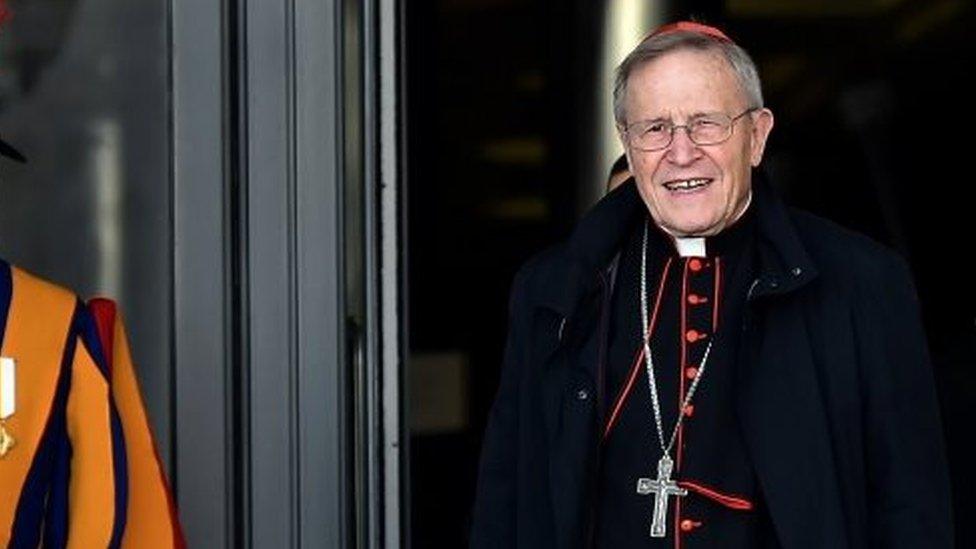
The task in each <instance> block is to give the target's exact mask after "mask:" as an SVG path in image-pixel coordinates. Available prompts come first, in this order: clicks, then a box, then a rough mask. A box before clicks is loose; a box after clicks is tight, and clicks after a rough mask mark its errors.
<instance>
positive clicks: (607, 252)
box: [540, 171, 818, 318]
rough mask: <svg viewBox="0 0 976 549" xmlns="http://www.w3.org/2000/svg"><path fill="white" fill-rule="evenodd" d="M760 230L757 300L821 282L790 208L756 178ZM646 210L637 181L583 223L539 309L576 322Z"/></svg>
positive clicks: (605, 201)
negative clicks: (561, 272) (584, 300)
mask: <svg viewBox="0 0 976 549" xmlns="http://www.w3.org/2000/svg"><path fill="white" fill-rule="evenodd" d="M752 185H753V204H752V206H751V207H754V208H756V218H757V228H758V236H759V241H758V246H757V250H758V259H759V263H758V265H759V270H758V273H759V276H758V278H757V280H756V282H757V283H756V285H755V295H756V296H762V295H777V294H784V293H789V292H792V291H794V290H796V289H798V288H800V287H802V286H804V285H806V284H807V283H809V282H810V281H811V280H813V279H814V278H816V276H817V272H818V271H817V268H816V265H815V264H814V263H813V260H812V259H811V258H810V254H809V253H808V252H807V250H806V247H805V246H804V245H803V243H802V241H801V240H800V237H799V235H798V234H797V230H796V227H795V226H794V225H793V222H792V221H790V219H789V210H788V207H787V206H786V205H785V204H784V203H783V201H782V200H781V199H780V197H779V195H778V194H777V192H776V191H775V190H774V189H773V187H772V185H771V184H770V182H769V180H768V179H767V178H766V177H765V176H764V175H763V174H762V173H761V172H758V171H757V172H754V174H753V182H752ZM645 211H646V206H645V204H644V202H643V200H642V199H641V197H640V194H639V193H638V192H637V185H636V183H635V181H634V179H633V178H631V179H629V180H627V181H626V182H625V183H624V184H622V185H621V186H620V187H618V188H617V189H615V190H614V191H613V192H611V193H609V194H607V195H606V196H605V197H604V198H603V199H602V200H600V202H598V203H597V204H596V205H595V206H594V207H593V208H592V209H591V210H590V211H589V212H588V213H587V214H586V215H585V216H584V217H583V218H582V219H581V220H580V221H579V223H577V225H576V228H575V229H574V230H573V233H572V235H571V236H570V238H569V241H568V243H567V249H566V258H567V263H566V264H565V266H564V275H565V276H562V280H561V282H557V283H555V284H551V285H547V286H546V287H545V289H544V290H543V295H542V299H541V300H540V304H541V305H542V306H544V307H547V308H549V309H552V310H554V311H555V312H557V313H558V314H559V315H561V316H562V317H563V318H572V317H573V315H574V314H575V313H576V310H577V308H578V305H579V303H580V301H581V300H582V298H583V297H584V296H585V295H586V294H587V293H588V292H589V291H590V290H592V289H593V288H594V287H595V285H596V284H597V282H598V281H599V276H600V273H601V272H603V271H606V270H607V269H608V268H610V267H611V265H612V264H613V263H614V258H615V257H616V255H617V253H618V251H619V249H620V247H621V246H622V244H623V241H624V239H625V238H626V235H627V231H628V230H629V228H630V227H631V226H632V223H633V222H634V221H635V219H636V218H637V217H638V216H640V215H643V212H645Z"/></svg>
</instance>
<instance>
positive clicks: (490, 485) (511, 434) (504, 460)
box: [470, 268, 526, 549]
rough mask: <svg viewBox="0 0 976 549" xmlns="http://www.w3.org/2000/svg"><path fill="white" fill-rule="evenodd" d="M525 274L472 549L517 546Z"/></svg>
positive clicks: (517, 289)
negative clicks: (517, 491) (522, 311)
mask: <svg viewBox="0 0 976 549" xmlns="http://www.w3.org/2000/svg"><path fill="white" fill-rule="evenodd" d="M524 273H525V269H524V268H523V269H522V271H520V272H519V274H518V275H516V277H515V281H514V282H513V284H512V290H511V294H510V297H509V307H508V335H507V337H506V342H505V353H504V358H503V362H502V368H501V379H500V381H499V387H498V393H497V395H496V397H495V402H494V404H493V405H492V408H491V412H490V414H489V417H488V425H487V428H486V429H485V435H484V438H483V439H482V447H481V461H480V464H479V468H478V484H477V489H476V493H475V503H474V517H473V521H472V527H471V537H470V542H471V544H470V546H471V548H472V549H479V548H495V547H515V546H516V510H517V501H516V485H517V473H518V466H517V462H518V444H519V425H518V417H519V403H518V400H519V398H518V392H519V378H520V377H521V375H522V373H523V370H524V365H523V364H521V356H522V355H523V351H524V349H525V347H524V343H523V339H524V337H525V335H524V333H523V331H524V330H523V326H524V322H523V318H522V317H523V316H524V315H522V314H521V313H520V312H519V311H521V310H524V309H525V308H526V307H525V306H526V304H525V303H524V300H523V297H522V295H523V290H522V287H523V286H524V279H525V274H524Z"/></svg>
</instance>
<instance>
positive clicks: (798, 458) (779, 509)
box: [737, 177, 846, 548]
mask: <svg viewBox="0 0 976 549" xmlns="http://www.w3.org/2000/svg"><path fill="white" fill-rule="evenodd" d="M754 185H755V187H754V188H755V189H756V196H755V198H756V206H757V208H758V212H757V213H758V214H759V216H758V218H759V220H760V226H759V242H758V247H757V250H758V272H759V277H758V278H757V279H756V280H755V281H754V283H753V287H752V288H750V294H749V297H748V298H747V303H746V308H745V312H744V318H743V339H742V342H743V344H742V345H741V346H740V353H742V354H741V355H740V357H739V364H741V365H743V366H742V367H741V368H740V369H739V379H738V380H737V382H738V387H739V393H738V399H737V412H738V414H739V419H740V422H741V427H742V435H743V438H744V439H745V441H746V444H747V447H748V448H749V453H750V455H751V457H752V460H753V465H754V467H755V469H756V474H757V476H758V477H759V482H760V485H761V487H762V490H763V493H764V495H765V498H766V504H767V506H768V508H769V512H770V515H771V517H772V521H773V524H774V526H775V528H776V532H777V535H778V536H779V539H780V541H781V542H782V544H783V546H784V547H788V548H793V547H811V548H813V547H825V546H828V545H830V546H832V547H836V546H837V545H836V542H837V540H843V539H846V536H845V535H844V522H843V517H842V516H841V515H840V509H841V508H842V506H841V500H840V490H839V487H838V485H837V478H838V477H837V473H836V464H835V461H834V457H833V451H832V448H831V446H830V440H831V438H830V434H829V432H828V426H827V420H828V418H827V411H826V409H825V406H824V402H823V397H822V392H821V387H820V382H819V378H818V375H817V371H816V365H815V364H814V362H813V358H812V357H813V356H814V353H813V350H812V348H811V342H810V340H809V338H808V337H807V335H808V330H807V326H806V324H805V317H804V314H803V308H802V299H803V296H802V295H797V294H798V293H799V291H800V290H801V288H803V287H804V286H806V285H807V284H808V283H809V282H811V281H812V280H814V279H815V278H816V277H817V276H818V273H817V270H816V268H815V266H814V264H813V262H812V261H811V259H810V257H809V255H808V254H807V252H806V250H805V248H804V246H803V245H802V243H801V242H800V240H799V237H798V235H797V233H796V229H795V227H794V226H793V224H792V222H791V221H790V220H789V217H788V215H787V211H786V207H785V205H783V204H782V202H780V201H779V200H778V199H777V198H776V197H774V196H773V195H772V189H771V188H770V186H769V184H768V182H767V181H766V180H765V179H763V178H762V177H759V178H757V180H756V181H755V183H754Z"/></svg>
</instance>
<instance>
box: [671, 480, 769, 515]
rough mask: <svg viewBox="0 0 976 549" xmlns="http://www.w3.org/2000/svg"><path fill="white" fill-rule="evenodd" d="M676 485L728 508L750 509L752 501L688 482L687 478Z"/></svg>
mask: <svg viewBox="0 0 976 549" xmlns="http://www.w3.org/2000/svg"><path fill="white" fill-rule="evenodd" d="M678 485H679V486H681V487H682V488H685V489H688V490H691V491H692V492H695V493H697V494H700V495H702V496H705V497H706V498H708V499H710V500H713V501H715V502H717V503H720V504H722V505H724V506H726V507H728V508H730V509H735V510H737V511H752V509H753V507H754V506H753V505H752V502H751V501H749V500H747V499H745V498H740V497H736V496H727V495H725V494H723V493H721V492H719V491H717V490H713V489H711V488H708V487H707V486H704V485H701V484H698V483H696V482H690V481H687V480H680V481H678Z"/></svg>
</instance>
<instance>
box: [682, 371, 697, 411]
mask: <svg viewBox="0 0 976 549" xmlns="http://www.w3.org/2000/svg"><path fill="white" fill-rule="evenodd" d="M695 373H696V374H697V373H698V372H695ZM685 415H686V416H688V417H691V416H693V415H695V405H694V404H689V405H687V406H685Z"/></svg>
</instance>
